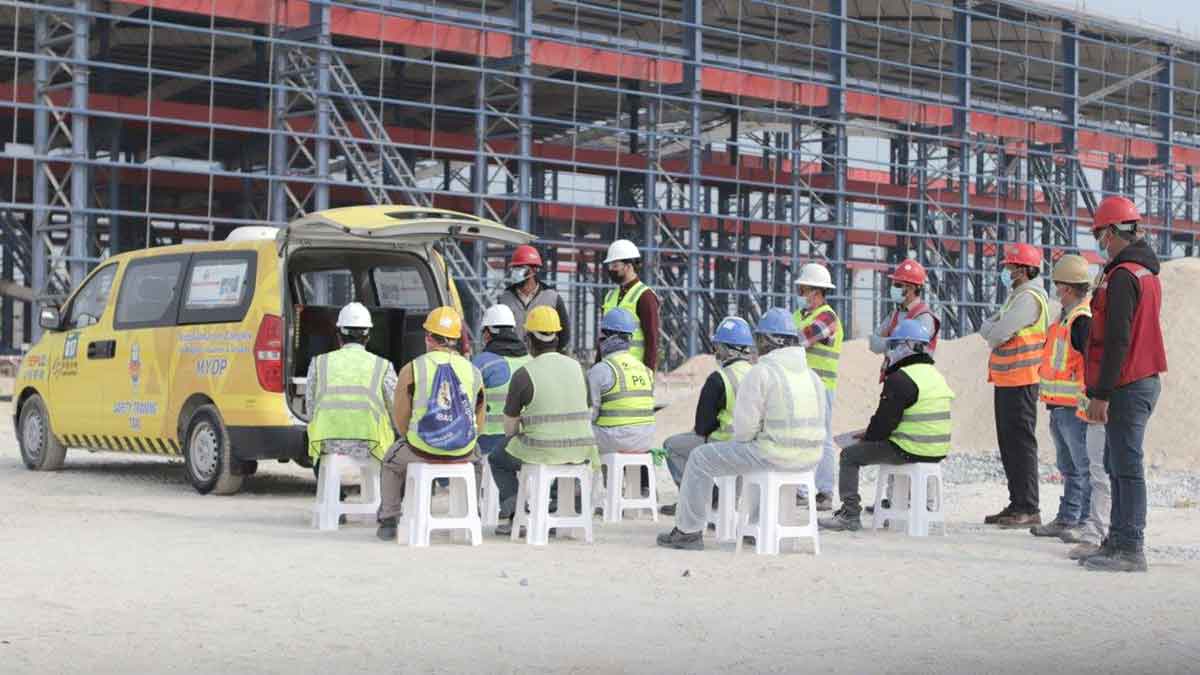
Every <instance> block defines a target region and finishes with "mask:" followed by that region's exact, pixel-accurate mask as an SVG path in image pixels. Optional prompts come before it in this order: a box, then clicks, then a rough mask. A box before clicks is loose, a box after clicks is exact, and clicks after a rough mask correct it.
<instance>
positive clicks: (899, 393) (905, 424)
mask: <svg viewBox="0 0 1200 675" xmlns="http://www.w3.org/2000/svg"><path fill="white" fill-rule="evenodd" d="M887 340H888V345H889V346H888V352H887V359H888V368H887V373H886V377H885V378H884V381H883V393H882V394H880V396H879V407H878V408H876V410H875V414H874V415H873V416H872V417H871V423H870V425H869V426H868V427H867V430H866V432H864V433H863V435H862V440H860V441H859V442H858V443H855V444H854V445H851V446H849V447H846V448H844V449H843V450H842V456H841V461H840V467H839V470H838V471H839V472H838V490H839V491H840V492H841V495H842V508H840V509H838V510H837V511H836V512H835V513H834V514H833V515H832V516H829V517H826V518H821V519H820V520H819V521H818V524H819V525H820V527H821V528H822V529H826V530H861V529H862V520H861V515H860V514H861V513H862V497H861V496H860V495H859V493H858V470H859V469H861V468H862V467H864V466H868V465H871V464H908V463H910V462H940V461H942V460H943V459H945V458H946V455H947V454H948V453H949V452H950V403H951V402H952V401H953V400H954V392H953V391H951V390H950V386H949V385H948V384H946V379H945V378H943V377H942V374H941V373H939V372H938V370H937V368H935V367H934V365H933V357H931V356H930V355H929V354H926V353H925V347H926V345H928V344H929V340H930V336H929V331H928V330H927V329H926V328H925V326H924V325H922V324H921V322H919V321H917V320H916V319H905V320H904V321H901V322H900V325H899V326H897V327H896V330H894V331H892V334H891V335H889V336H888V338H887Z"/></svg>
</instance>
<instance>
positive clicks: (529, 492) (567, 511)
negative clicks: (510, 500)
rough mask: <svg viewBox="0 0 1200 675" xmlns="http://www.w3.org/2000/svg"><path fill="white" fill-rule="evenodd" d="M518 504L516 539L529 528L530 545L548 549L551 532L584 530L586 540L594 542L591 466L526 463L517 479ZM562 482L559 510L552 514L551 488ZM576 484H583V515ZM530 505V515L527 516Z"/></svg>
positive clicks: (560, 485) (514, 528)
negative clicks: (551, 530)
mask: <svg viewBox="0 0 1200 675" xmlns="http://www.w3.org/2000/svg"><path fill="white" fill-rule="evenodd" d="M517 480H518V481H519V487H518V488H517V504H516V511H515V513H514V516H515V517H514V518H513V527H512V537H511V538H512V540H513V541H517V540H518V539H520V536H521V528H522V527H524V528H525V532H526V535H525V541H526V543H529V544H533V545H534V546H545V545H546V543H547V542H548V541H549V539H550V529H551V528H556V529H557V531H558V532H560V533H562V532H564V531H565V530H567V529H571V530H576V531H579V530H582V531H583V540H584V541H586V542H587V543H589V544H590V543H592V466H591V465H590V464H528V463H527V464H522V465H521V473H520V474H519V475H518V476H517ZM554 481H558V509H557V510H555V512H554V513H550V486H551V485H552V484H553V483H554ZM575 481H579V506H580V509H579V512H578V513H576V512H575ZM526 505H528V507H529V512H528V513H526V509H525V507H526Z"/></svg>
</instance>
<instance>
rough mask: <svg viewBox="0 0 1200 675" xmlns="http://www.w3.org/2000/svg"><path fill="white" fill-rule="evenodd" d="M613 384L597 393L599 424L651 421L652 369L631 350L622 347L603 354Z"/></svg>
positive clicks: (611, 425) (609, 425)
mask: <svg viewBox="0 0 1200 675" xmlns="http://www.w3.org/2000/svg"><path fill="white" fill-rule="evenodd" d="M603 363H605V364H606V365H608V367H609V368H610V369H611V370H612V373H613V384H612V386H611V387H609V389H608V391H606V392H604V393H603V394H601V395H600V414H599V415H598V416H597V418H596V426H599V427H627V426H633V425H637V424H654V373H652V372H650V369H649V368H647V367H646V366H645V364H643V363H642V362H641V361H639V360H638V359H636V358H634V356H633V354H631V353H629V352H627V351H622V352H616V353H614V354H609V355H608V356H606V357H604V361H603Z"/></svg>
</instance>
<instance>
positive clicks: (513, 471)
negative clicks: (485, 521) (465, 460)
mask: <svg viewBox="0 0 1200 675" xmlns="http://www.w3.org/2000/svg"><path fill="white" fill-rule="evenodd" d="M521 464H522V462H521V460H519V459H517V458H516V457H513V456H512V455H510V454H508V442H507V440H506V441H505V442H504V444H503V445H501V446H500V447H498V448H495V449H494V450H492V451H491V452H490V453H488V467H490V468H491V470H492V480H494V481H496V491H497V492H499V493H500V519H501V520H506V519H508V518H512V515H513V512H514V511H516V503H517V488H519V487H520V486H521V483H520V481H519V480H518V479H517V474H519V473H520V472H521Z"/></svg>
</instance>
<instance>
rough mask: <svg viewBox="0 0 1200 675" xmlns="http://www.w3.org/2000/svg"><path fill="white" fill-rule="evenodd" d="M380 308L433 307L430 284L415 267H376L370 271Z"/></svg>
mask: <svg viewBox="0 0 1200 675" xmlns="http://www.w3.org/2000/svg"><path fill="white" fill-rule="evenodd" d="M371 279H372V280H373V281H374V282H375V293H376V294H377V295H378V296H379V306H380V307H400V308H403V309H429V308H431V307H433V300H432V298H431V297H430V293H429V291H430V290H431V289H430V284H428V283H426V281H425V276H424V275H423V274H421V270H420V268H418V267H416V266H415V265H403V266H389V267H376V268H375V269H374V270H372V271H371Z"/></svg>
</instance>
